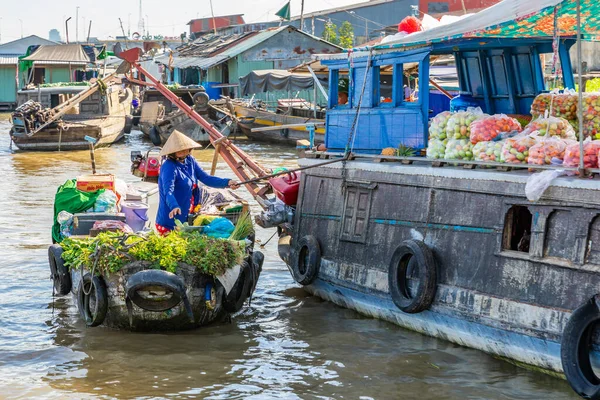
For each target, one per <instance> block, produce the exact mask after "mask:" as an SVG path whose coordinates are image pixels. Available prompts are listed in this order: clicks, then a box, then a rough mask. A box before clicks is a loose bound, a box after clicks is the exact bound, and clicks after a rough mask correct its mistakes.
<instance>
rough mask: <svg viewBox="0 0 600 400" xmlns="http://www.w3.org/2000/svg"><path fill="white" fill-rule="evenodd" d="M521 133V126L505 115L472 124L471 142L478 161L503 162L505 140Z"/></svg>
mask: <svg viewBox="0 0 600 400" xmlns="http://www.w3.org/2000/svg"><path fill="white" fill-rule="evenodd" d="M518 132H521V124H520V123H519V121H517V120H516V119H514V118H511V117H508V116H507V115H504V114H498V115H491V116H485V117H483V118H481V119H478V120H477V121H474V122H473V123H472V124H471V136H470V141H471V144H473V145H474V146H473V156H474V159H475V160H476V161H485V162H501V154H502V146H503V144H504V138H505V137H510V136H512V135H514V134H516V133H518Z"/></svg>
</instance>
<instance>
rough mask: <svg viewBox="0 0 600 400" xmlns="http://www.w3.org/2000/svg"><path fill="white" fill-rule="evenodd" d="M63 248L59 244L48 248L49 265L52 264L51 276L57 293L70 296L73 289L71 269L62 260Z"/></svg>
mask: <svg viewBox="0 0 600 400" xmlns="http://www.w3.org/2000/svg"><path fill="white" fill-rule="evenodd" d="M62 253H63V248H62V247H61V246H60V245H59V244H53V245H52V246H50V247H48V263H49V264H50V274H51V279H52V282H53V285H54V290H55V292H56V293H57V294H58V295H60V296H64V295H66V294H69V292H70V291H71V287H72V282H71V274H70V273H69V268H67V267H66V266H65V262H64V260H63V259H62Z"/></svg>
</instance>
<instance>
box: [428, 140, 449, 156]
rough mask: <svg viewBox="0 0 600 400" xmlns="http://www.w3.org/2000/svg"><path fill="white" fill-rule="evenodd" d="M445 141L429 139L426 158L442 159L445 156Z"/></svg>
mask: <svg viewBox="0 0 600 400" xmlns="http://www.w3.org/2000/svg"><path fill="white" fill-rule="evenodd" d="M447 142H448V141H447V140H439V139H431V140H429V144H428V145H427V157H429V158H436V159H443V158H444V156H445V154H446V143H447Z"/></svg>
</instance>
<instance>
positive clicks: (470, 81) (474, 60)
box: [461, 52, 483, 97]
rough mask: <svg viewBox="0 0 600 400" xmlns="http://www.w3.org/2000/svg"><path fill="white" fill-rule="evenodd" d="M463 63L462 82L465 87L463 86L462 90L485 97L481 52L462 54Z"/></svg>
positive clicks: (474, 95)
mask: <svg viewBox="0 0 600 400" xmlns="http://www.w3.org/2000/svg"><path fill="white" fill-rule="evenodd" d="M461 64H462V65H461V75H462V83H463V85H464V88H461V89H462V91H463V92H464V93H465V94H470V95H471V96H473V97H483V78H482V74H481V65H480V63H479V53H476V52H471V53H464V54H462V58H461Z"/></svg>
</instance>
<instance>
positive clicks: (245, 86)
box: [240, 69, 315, 96]
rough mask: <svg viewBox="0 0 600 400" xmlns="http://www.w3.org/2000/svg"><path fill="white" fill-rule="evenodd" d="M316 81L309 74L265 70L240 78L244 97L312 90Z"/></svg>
mask: <svg viewBox="0 0 600 400" xmlns="http://www.w3.org/2000/svg"><path fill="white" fill-rule="evenodd" d="M314 84H315V82H314V79H313V77H312V75H311V74H309V73H300V72H289V71H286V70H283V69H264V70H257V71H253V72H250V73H249V74H248V75H246V76H242V77H241V78H240V88H241V92H242V95H243V96H248V95H251V94H254V93H262V92H283V91H293V92H295V91H299V90H307V89H312V88H313V87H314Z"/></svg>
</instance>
